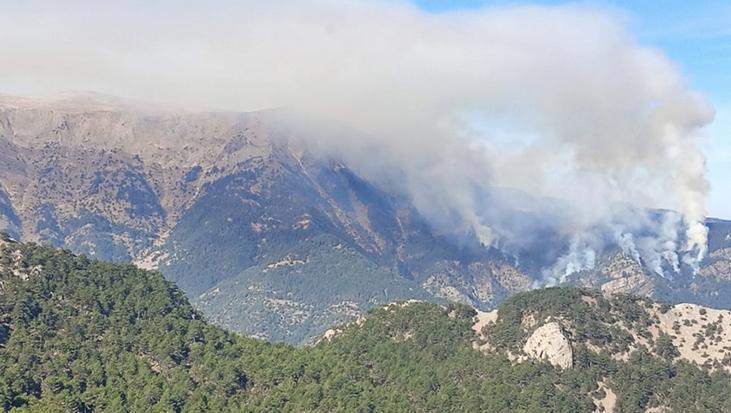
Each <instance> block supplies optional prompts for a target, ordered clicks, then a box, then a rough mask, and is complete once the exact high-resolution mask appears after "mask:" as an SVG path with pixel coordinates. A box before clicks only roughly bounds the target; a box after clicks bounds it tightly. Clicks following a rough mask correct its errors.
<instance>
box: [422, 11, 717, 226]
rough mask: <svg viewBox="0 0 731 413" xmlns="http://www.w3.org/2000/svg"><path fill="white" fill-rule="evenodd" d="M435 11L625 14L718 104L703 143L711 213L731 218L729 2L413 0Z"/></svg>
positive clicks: (643, 36) (647, 40) (643, 37)
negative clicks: (563, 7)
mask: <svg viewBox="0 0 731 413" xmlns="http://www.w3.org/2000/svg"><path fill="white" fill-rule="evenodd" d="M415 3H416V4H417V5H418V6H419V7H421V8H423V9H425V10H428V11H430V12H433V13H449V12H453V11H459V10H469V9H476V8H481V7H495V6H505V5H533V4H544V5H557V4H558V5H560V4H585V5H590V6H595V7H600V8H608V9H612V10H613V11H615V12H618V13H620V14H623V15H625V18H626V19H627V20H628V26H629V27H630V29H631V30H632V32H633V34H634V35H635V36H637V38H638V39H639V41H640V42H641V43H643V44H645V45H650V46H654V47H657V48H659V49H661V50H662V51H663V52H664V53H666V54H667V55H668V56H669V57H670V59H672V60H673V61H674V62H675V63H676V64H677V65H678V66H679V67H680V69H681V71H682V73H683V75H684V76H685V77H686V78H687V79H689V81H690V83H691V85H692V87H694V88H696V89H698V90H700V91H701V92H702V93H703V94H705V95H706V96H707V97H708V98H709V99H710V100H711V102H712V103H713V105H714V107H715V109H716V117H715V120H714V122H713V123H712V124H711V125H710V126H709V127H708V128H707V136H706V137H705V139H706V142H705V145H704V148H705V153H706V157H707V168H708V179H709V180H710V183H711V193H710V197H709V200H708V209H709V214H710V215H711V216H715V217H720V218H731V2H729V1H714V0H698V1H688V0H662V1H653V0H613V1H610V0H607V1H590V2H566V1H485V0H452V1H449V0H415Z"/></svg>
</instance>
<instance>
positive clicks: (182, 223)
mask: <svg viewBox="0 0 731 413" xmlns="http://www.w3.org/2000/svg"><path fill="white" fill-rule="evenodd" d="M278 119H279V117H277V116H271V114H270V113H266V112H264V113H231V112H204V111H190V110H184V109H169V108H159V107H150V106H145V105H140V104H134V105H132V104H128V103H125V102H124V101H118V100H114V99H109V98H104V97H99V96H91V97H89V96H86V97H65V98H57V99H25V98H18V97H9V96H2V97H0V230H1V231H4V232H6V233H8V234H10V235H11V236H13V237H15V238H18V239H22V240H24V241H33V242H39V243H44V244H50V245H52V246H55V247H62V248H67V249H70V250H72V251H74V252H76V253H81V254H86V255H88V256H90V257H94V258H99V259H103V260H111V261H118V262H134V263H136V264H137V265H138V266H140V267H142V268H147V269H159V270H160V271H161V272H162V273H163V274H164V275H165V277H166V278H167V279H169V280H171V281H174V282H175V283H176V284H177V285H178V286H179V287H180V288H181V289H182V290H183V291H185V293H186V294H187V295H188V297H189V298H190V300H191V301H192V303H193V305H194V306H196V307H197V308H199V309H200V310H201V311H202V312H203V313H204V314H205V315H206V316H207V317H208V318H209V319H210V320H211V321H212V322H214V323H215V324H218V325H221V326H224V327H226V328H229V329H231V330H234V331H237V332H240V333H243V334H246V335H252V336H257V337H261V338H267V339H271V340H277V341H280V340H281V341H287V342H291V343H300V342H308V341H311V340H313V339H314V338H315V337H318V336H319V335H321V334H322V333H323V332H324V331H325V330H327V329H328V328H330V327H331V326H333V325H335V324H337V323H339V322H343V321H347V320H352V319H355V318H356V317H358V316H359V315H360V314H362V313H364V312H365V311H366V310H368V309H369V308H372V307H374V306H378V305H382V304H385V303H388V302H391V301H394V300H400V299H411V298H415V299H420V300H429V301H435V302H438V303H439V302H446V301H456V302H460V303H465V304H469V305H472V306H475V307H477V308H480V309H483V310H487V309H491V308H493V307H494V306H496V305H497V304H498V303H500V302H502V301H503V300H505V299H506V298H507V297H509V296H511V295H513V294H516V293H519V292H522V291H526V290H530V289H532V288H533V287H534V286H536V285H537V283H540V282H541V280H542V275H541V270H542V269H543V268H544V267H545V265H546V264H547V263H548V262H550V259H551V257H556V256H558V255H560V254H561V253H562V252H563V251H565V250H566V249H567V248H568V239H566V236H565V235H562V234H560V233H558V232H556V231H555V230H553V229H552V227H551V225H548V223H541V222H538V221H537V222H533V221H530V220H535V219H536V218H535V217H532V216H531V215H530V214H529V213H527V212H525V211H524V210H522V209H520V208H518V207H517V206H516V210H515V215H514V216H515V219H516V220H524V221H526V222H530V223H531V227H532V228H535V232H536V233H537V234H538V235H539V236H537V237H534V240H533V241H532V242H531V244H530V245H528V246H526V247H525V248H523V249H522V250H520V251H517V252H511V253H507V252H504V251H502V250H499V249H497V248H493V247H485V246H482V245H480V244H479V242H477V241H476V240H469V239H467V240H465V239H455V238H454V237H452V236H450V234H448V233H444V232H443V231H441V232H440V231H438V230H436V229H435V228H434V227H433V226H432V225H430V223H429V221H428V220H427V219H425V217H423V216H421V215H420V214H419V212H418V211H417V210H416V208H415V207H414V206H413V205H412V203H411V202H410V200H409V199H408V198H406V197H404V196H403V195H401V194H395V193H391V192H389V191H388V190H386V189H384V188H381V187H379V186H378V185H376V184H375V183H373V182H370V181H368V180H367V179H365V178H364V177H362V176H359V175H358V174H357V173H356V172H355V171H354V170H353V169H352V168H349V166H348V165H347V164H345V163H344V162H343V161H342V160H339V159H334V158H326V157H322V156H316V155H314V154H313V153H312V151H310V150H308V147H307V146H306V145H305V144H304V143H302V141H301V140H298V139H293V138H292V137H293V136H296V134H297V130H296V129H295V130H293V129H292V128H291V127H288V126H287V125H283V124H281V122H280V121H279V120H278ZM498 196H499V197H503V198H505V197H510V199H511V200H513V201H514V202H515V203H516V205H517V204H526V203H530V202H531V198H530V196H529V195H527V194H523V193H520V192H519V191H512V190H498V189H495V191H494V193H492V194H485V199H486V203H489V200H490V197H498ZM502 204H503V205H505V204H509V203H506V202H503V203H502ZM707 225H708V227H709V230H710V255H709V256H708V258H706V260H705V261H704V262H703V263H702V267H701V269H700V271H699V273H698V274H697V275H695V276H694V275H692V274H690V273H688V272H687V271H682V272H681V273H679V274H674V275H672V274H669V275H666V277H663V276H660V275H658V274H656V273H654V272H652V271H651V270H649V269H647V268H645V267H644V266H643V265H641V264H639V263H638V262H636V261H635V260H633V259H632V258H630V257H628V256H625V255H623V254H622V253H621V250H620V249H619V248H608V249H607V250H606V251H603V252H602V254H601V255H600V256H599V257H598V260H597V265H596V267H595V268H594V269H593V270H589V271H580V272H576V273H573V274H571V275H570V276H569V277H568V278H567V279H566V283H567V284H570V285H578V286H583V287H592V288H597V289H601V290H604V291H607V292H624V293H639V294H645V295H648V296H651V297H655V298H660V299H665V300H670V301H675V302H680V301H687V302H695V303H702V304H706V305H711V306H715V307H721V308H731V222H729V221H722V220H715V219H710V220H708V222H707Z"/></svg>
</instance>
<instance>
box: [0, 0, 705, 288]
mask: <svg viewBox="0 0 731 413" xmlns="http://www.w3.org/2000/svg"><path fill="white" fill-rule="evenodd" d="M262 3H264V4H262ZM38 10H44V11H43V12H40V13H39V12H38ZM162 16H164V19H163V18H161V17H162ZM0 33H2V37H3V39H5V40H4V41H3V42H2V44H0V55H1V56H3V59H4V61H5V64H3V65H0V78H2V79H3V80H2V82H3V85H5V87H6V89H7V91H9V92H15V93H26V94H45V93H52V92H55V91H57V90H63V89H80V90H97V91H100V92H105V93H111V94H117V95H123V96H128V97H132V98H139V99H149V100H156V101H163V102H175V103H182V104H186V105H194V106H197V107H200V106H206V107H216V108H226V109H235V110H256V109H263V108H272V107H288V108H292V109H294V110H295V111H297V112H298V113H303V114H307V115H308V116H310V115H311V116H317V117H321V118H329V119H333V120H335V121H337V122H340V123H343V124H345V125H347V126H348V127H350V128H353V129H354V130H358V131H361V132H362V133H359V134H353V137H348V136H343V135H338V136H335V135H333V134H328V133H316V132H315V131H313V132H312V133H309V134H306V135H308V136H314V138H313V139H314V142H313V145H315V146H317V147H320V148H326V150H327V152H328V154H337V155H338V156H340V157H342V158H344V159H346V160H348V162H349V164H350V165H352V166H353V167H354V168H355V169H357V170H358V171H359V172H360V173H362V174H363V175H364V176H366V177H368V178H369V179H371V180H373V181H375V182H379V183H381V184H383V185H385V186H388V187H389V188H391V189H394V190H398V191H401V192H402V193H404V194H405V195H407V196H409V197H410V198H411V199H412V200H413V202H414V204H415V205H416V207H417V208H418V209H419V210H420V211H421V212H422V213H423V214H424V215H425V216H426V217H428V218H430V219H431V220H432V221H433V223H434V225H435V226H437V227H442V228H445V229H449V230H451V231H455V232H458V233H459V232H461V233H464V234H474V235H476V236H477V237H478V238H479V239H480V240H481V241H482V242H483V243H485V244H491V245H507V244H510V243H520V242H522V241H521V240H520V239H519V238H520V236H522V235H524V233H525V231H523V229H520V230H516V227H515V226H512V227H510V226H502V227H501V226H500V225H499V223H500V222H501V221H504V218H505V217H503V216H502V214H509V213H511V212H510V211H511V210H512V209H511V208H508V207H507V206H506V205H501V204H499V203H498V204H492V205H486V204H485V202H484V199H483V195H482V194H484V193H485V192H488V191H490V189H491V188H495V187H509V188H518V189H520V190H523V191H525V192H527V193H530V194H533V195H536V196H540V197H546V198H556V199H561V200H563V201H565V202H566V203H567V204H569V205H571V208H572V213H571V214H570V215H571V217H570V219H567V220H565V221H562V222H561V225H562V227H561V228H560V230H561V231H562V232H563V233H565V234H568V236H570V237H571V238H572V242H571V248H570V251H569V252H568V253H567V254H566V255H565V256H564V257H562V258H561V259H559V262H557V263H556V267H555V268H554V269H553V270H552V271H553V272H552V274H560V273H566V272H570V271H573V270H576V269H580V268H585V267H587V266H591V265H593V264H592V262H593V258H592V254H595V253H596V250H597V249H599V248H601V245H602V244H606V243H608V242H613V243H616V244H617V245H621V246H622V248H623V249H625V250H626V251H627V252H628V253H631V254H633V255H635V256H636V257H637V258H638V259H642V260H643V261H645V262H646V263H648V264H649V265H650V266H652V267H654V268H656V270H657V271H662V264H657V263H658V262H665V263H669V264H670V265H671V266H673V267H677V265H678V262H680V261H683V260H685V262H687V263H693V262H695V261H697V260H698V259H699V258H701V257H702V256H703V254H704V253H705V250H706V233H707V231H706V228H705V227H704V225H703V220H704V217H705V214H706V210H705V198H706V194H707V192H708V183H707V181H706V179H705V176H704V174H705V171H704V168H705V167H704V156H703V153H702V152H701V151H700V150H699V142H698V138H699V133H700V132H701V130H702V128H703V126H704V125H706V124H708V123H709V122H710V121H711V120H712V117H713V109H712V108H711V107H710V106H709V105H708V104H707V103H706V102H705V101H704V100H703V99H702V98H701V97H700V96H698V95H697V94H696V93H695V92H694V91H693V90H692V89H690V88H689V87H688V85H687V84H686V82H685V81H684V79H683V78H682V76H681V75H680V73H679V71H678V69H677V68H676V67H675V66H674V65H673V63H672V62H670V61H669V60H668V59H667V58H666V57H665V56H664V55H663V54H662V53H660V52H659V51H657V50H654V49H652V48H648V47H645V46H643V45H641V44H639V43H638V42H637V41H636V40H635V39H634V38H633V37H632V36H631V34H630V33H629V32H628V30H627V28H626V22H625V20H624V18H623V17H622V16H621V15H619V14H617V13H616V12H614V11H610V10H604V9H596V8H591V7H581V6H556V7H499V8H484V9H477V10H470V11H462V12H452V13H440V14H429V13H426V12H424V11H422V10H419V9H418V8H416V7H414V6H411V5H409V4H406V3H402V2H379V1H376V2H373V1H301V0H298V1H294V0H275V1H271V2H254V1H250V2H237V3H236V4H234V3H232V2H226V1H219V2H213V4H211V3H206V4H205V5H202V4H196V3H193V2H173V1H160V2H149V4H148V3H145V4H137V5H135V6H132V5H121V4H119V5H114V6H111V5H107V4H99V3H91V2H89V3H86V2H73V3H71V4H70V5H69V4H65V5H59V4H55V3H54V2H50V1H49V2H43V1H30V2H27V3H22V4H21V3H18V5H16V6H8V7H7V10H6V12H5V13H3V15H2V16H0ZM364 151H367V152H365V153H364ZM530 207H531V209H532V210H533V211H532V212H534V213H536V214H541V213H543V212H545V211H544V209H546V208H548V206H546V205H540V204H538V205H531V206H530ZM658 207H662V208H667V209H672V210H675V211H678V212H679V214H680V215H675V214H670V215H668V216H666V217H665V218H663V219H661V220H657V219H652V218H651V217H649V216H647V213H646V212H643V211H645V208H658ZM648 227H649V229H648ZM678 252H681V257H678V255H677V253H678ZM656 264H657V265H656ZM550 277H554V275H551V276H550Z"/></svg>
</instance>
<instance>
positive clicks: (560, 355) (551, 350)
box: [523, 322, 574, 369]
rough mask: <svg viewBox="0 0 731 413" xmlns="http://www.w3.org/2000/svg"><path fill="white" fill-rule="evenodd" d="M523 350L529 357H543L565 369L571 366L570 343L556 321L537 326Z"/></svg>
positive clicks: (571, 352)
mask: <svg viewBox="0 0 731 413" xmlns="http://www.w3.org/2000/svg"><path fill="white" fill-rule="evenodd" d="M523 351H524V352H525V353H526V354H527V355H528V356H530V357H535V358H538V359H545V360H547V361H548V362H549V363H551V364H552V365H554V366H556V367H560V368H564V369H567V368H570V367H572V366H573V360H574V359H573V357H574V353H573V350H572V348H571V343H570V342H569V340H568V339H567V338H566V336H564V335H563V332H562V331H561V326H560V325H559V324H558V323H557V322H550V323H547V324H544V325H542V326H541V327H538V329H536V331H534V332H533V334H532V335H531V336H530V337H529V338H528V341H526V343H525V346H524V347H523Z"/></svg>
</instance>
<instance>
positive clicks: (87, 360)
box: [0, 238, 731, 412]
mask: <svg viewBox="0 0 731 413" xmlns="http://www.w3.org/2000/svg"><path fill="white" fill-rule="evenodd" d="M1 244H2V245H0V248H1V249H2V251H1V252H0V406H2V409H3V410H5V411H9V410H13V411H16V410H17V411H24V410H27V411H39V412H54V411H59V412H60V411H77V412H92V411H94V412H125V411H127V412H155V411H159V412H169V411H174V412H182V411H185V412H203V411H216V412H219V411H220V412H224V411H298V412H303V411H322V412H333V411H348V412H351V411H355V412H358V411H360V412H371V411H400V412H401V411H403V412H408V411H413V412H448V411H454V412H464V411H489V412H520V411H523V412H543V411H553V412H583V411H585V412H592V411H596V410H597V409H602V408H606V407H607V406H613V407H614V408H615V411H621V412H643V411H647V410H648V409H650V408H656V409H660V408H664V409H670V410H671V411H677V412H706V411H707V412H718V411H731V381H730V380H729V375H728V373H726V372H725V370H724V367H723V365H721V364H712V363H706V365H705V366H699V365H697V364H694V363H692V362H689V361H685V360H683V359H682V358H679V357H677V358H676V352H677V351H678V350H677V349H676V348H675V346H674V345H673V344H672V342H671V343H669V344H668V343H667V340H665V342H663V343H653V344H652V345H649V344H648V345H647V346H645V345H643V343H639V342H634V341H633V339H632V338H629V337H627V336H626V335H623V334H622V331H619V330H615V329H611V328H604V327H602V326H604V325H605V324H607V323H615V322H622V323H624V324H623V325H625V326H626V327H627V328H628V329H629V330H628V331H635V329H640V326H645V327H647V328H651V325H652V323H653V316H652V313H648V312H647V311H648V309H649V308H651V307H652V308H654V307H653V306H658V307H660V306H659V305H656V304H652V303H651V302H649V301H644V300H639V299H634V298H631V297H627V296H620V297H617V298H602V296H601V294H596V293H591V292H584V291H581V290H572V289H549V290H541V291H536V292H531V293H526V294H521V295H518V296H516V297H515V298H513V299H510V300H508V301H507V302H506V303H505V304H504V305H503V306H502V307H501V308H500V311H499V312H498V313H497V317H496V318H495V319H494V320H493V322H492V323H491V324H490V325H489V326H487V327H485V328H483V329H481V331H479V332H476V331H475V328H474V327H475V322H476V320H477V321H479V318H480V317H479V316H478V314H477V313H476V312H475V310H473V309H472V308H470V307H467V306H464V305H445V306H440V305H436V304H428V303H422V302H401V303H398V304H392V305H389V306H386V307H380V308H377V309H374V310H372V311H371V312H370V313H369V314H368V315H367V316H366V317H364V318H361V319H360V320H359V321H357V322H355V323H353V324H350V325H347V326H343V327H341V328H339V329H337V330H334V331H332V332H330V334H329V335H328V338H323V339H322V340H321V341H320V342H319V343H318V344H316V345H314V346H309V347H299V348H296V347H291V346H288V345H284V344H270V343H266V342H263V341H259V340H255V339H251V338H243V337H239V336H237V335H234V334H231V333H227V332H225V331H224V330H222V329H220V328H218V327H214V326H211V325H209V324H208V323H207V322H206V321H205V320H203V319H202V318H201V315H200V314H199V313H198V312H196V311H195V310H194V309H193V308H192V307H191V305H190V304H189V303H188V301H187V299H186V298H185V295H184V294H183V293H182V292H181V291H180V290H179V289H178V288H177V287H175V286H174V285H173V284H171V283H170V282H168V281H165V280H164V279H163V277H162V275H161V274H159V273H157V272H149V271H144V270H140V269H138V268H136V267H135V266H132V265H128V264H109V263H104V262H97V261H92V260H89V259H87V258H84V257H80V256H75V255H73V254H71V253H69V252H67V251H63V250H56V249H50V248H45V247H38V246H36V245H33V244H22V243H17V242H13V241H10V240H8V239H7V238H6V239H5V240H4V241H2V242H1ZM592 294H593V295H592ZM586 297H589V298H594V299H595V300H596V301H591V300H590V299H587V298H586ZM539 308H540V312H538V309H539ZM666 310H667V309H666ZM482 314H483V315H484V314H485V313H482ZM529 314H532V317H533V319H535V320H538V323H536V324H535V325H533V324H532V323H529V324H528V325H531V326H533V327H530V328H528V327H525V326H524V324H523V321H522V320H523V319H524V318H525V317H528V315H529ZM524 316H525V317H524ZM545 317H552V319H554V320H563V321H566V322H567V324H565V325H566V326H568V325H573V326H576V327H578V329H577V330H574V331H573V332H568V331H567V332H566V334H567V336H568V337H569V340H570V342H571V345H572V346H574V352H573V356H572V363H571V366H570V367H566V368H561V367H555V366H553V365H552V364H551V363H549V362H548V361H547V360H541V359H540V358H536V357H528V356H526V355H525V354H522V353H524V350H522V348H521V346H522V345H523V343H524V342H525V340H526V339H527V337H528V336H530V335H531V329H535V327H537V326H538V325H539V324H540V322H541V320H542V319H544V318H545ZM521 326H523V327H521ZM648 326H649V327H648ZM477 330H480V329H477ZM486 341H490V342H491V343H492V344H490V346H491V348H489V349H488V348H487V347H485V342H486ZM625 341H629V343H626V342H625ZM623 343H624V344H623ZM615 344H616V345H615ZM625 344H626V346H628V347H633V348H634V351H632V352H630V353H629V354H628V356H627V357H626V358H621V357H614V356H615V355H616V354H618V353H617V348H625V347H623V346H625ZM615 347H616V348H615ZM526 354H527V353H526ZM528 355H529V354H528ZM608 394H611V395H613V396H614V397H615V398H616V399H615V400H613V404H608V403H609V402H610V401H608V400H607V395H608ZM602 406H604V407H602ZM655 411H660V410H655Z"/></svg>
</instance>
